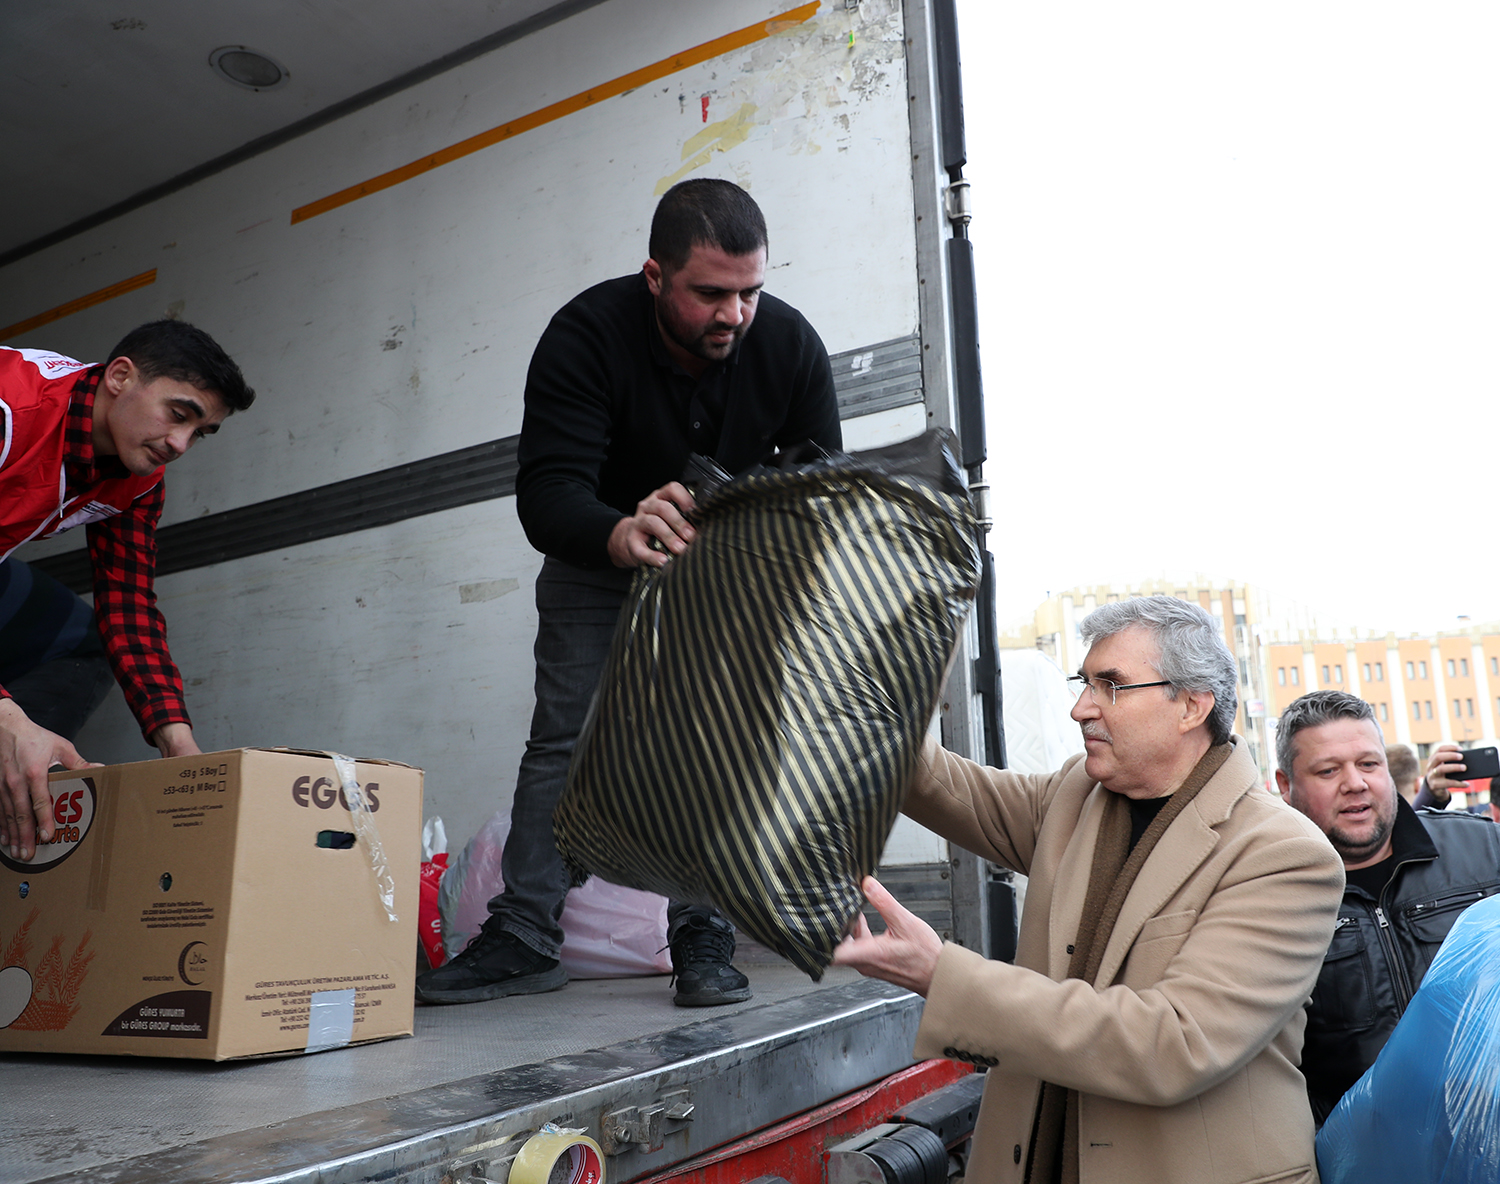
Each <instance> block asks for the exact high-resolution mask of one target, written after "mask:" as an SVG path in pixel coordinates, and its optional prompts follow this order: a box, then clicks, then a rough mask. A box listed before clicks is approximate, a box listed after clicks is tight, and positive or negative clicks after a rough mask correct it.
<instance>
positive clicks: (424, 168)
mask: <svg viewBox="0 0 1500 1184" xmlns="http://www.w3.org/2000/svg"><path fill="white" fill-rule="evenodd" d="M817 11H818V5H817V4H816V3H813V4H802V5H799V6H798V7H796V8H792V9H788V10H787V11H786V12H783V13H781V14H780V15H779V16H773V17H771V18H770V19H769V20H764V21H757V22H756V23H755V24H753V25H747V26H746V27H745V28H743V29H738V30H736V31H735V32H733V33H726V34H725V35H724V36H722V37H716V38H714V40H712V41H705V42H704V43H703V44H702V45H695V46H693V48H692V49H686V50H683V51H682V52H681V53H679V54H676V55H675V56H673V57H670V58H663V59H662V60H661V61H659V62H653V63H651V65H649V66H642V67H641V68H640V69H639V70H632V71H631V72H630V73H629V74H622V75H620V77H618V78H615V79H612V80H610V81H609V82H605V83H602V84H601V85H599V86H595V87H590V88H589V89H588V90H586V91H582V92H580V93H579V94H576V95H573V96H572V97H571V98H567V99H561V100H559V101H558V102H556V103H551V104H549V105H548V106H546V107H542V108H541V109H540V110H537V111H533V112H532V113H531V114H530V115H523V116H521V117H520V118H519V119H513V120H511V121H510V122H509V123H502V124H501V125H500V126H499V127H492V128H490V129H489V130H488V131H484V132H480V133H479V134H478V135H474V136H470V137H469V138H468V139H466V140H460V141H459V142H458V143H456V144H450V145H449V146H448V147H446V148H441V149H439V150H438V151H436V152H434V153H432V154H431V155H429V156H424V157H422V159H420V160H414V161H412V162H411V163H410V164H405V165H402V166H401V167H400V168H397V169H392V170H391V171H390V172H388V173H381V174H380V175H379V176H378V177H371V178H370V179H369V180H368V181H361V182H360V183H359V184H358V185H353V186H350V187H349V188H348V189H341V190H339V191H338V192H337V193H333V194H330V195H329V196H327V197H324V198H320V199H319V200H318V201H315V202H311V203H310V204H308V205H305V206H299V207H297V209H295V210H293V211H292V225H294V226H295V225H296V224H297V223H298V222H306V221H307V220H308V219H309V218H316V217H317V216H318V215H319V214H326V213H328V211H329V210H336V209H338V208H339V206H346V205H348V204H349V203H350V202H352V201H358V200H359V199H360V198H362V197H369V196H370V194H372V193H379V192H380V191H381V190H382V189H389V188H391V187H392V186H393V185H399V184H401V182H403V181H410V180H411V179H412V178H413V177H420V176H421V175H422V174H423V173H430V172H431V171H432V170H433V169H436V168H441V167H442V166H443V165H445V164H449V163H451V162H452V161H455V160H459V159H461V158H462V157H465V156H468V155H470V154H472V153H475V152H478V151H479V150H480V149H482V148H488V147H490V145H492V144H498V143H500V141H502V140H508V139H510V138H511V137H513V136H519V135H520V134H521V133H522V132H529V131H531V130H532V128H537V127H541V126H542V125H543V124H548V123H551V122H553V121H554V120H557V119H561V118H562V117H563V116H564V115H572V114H573V113H574V112H575V111H582V110H583V109H584V108H585V107H592V106H593V105H594V104H595V103H602V102H603V101H604V100H605V99H610V98H614V97H615V96H616V95H622V94H624V93H625V92H626V91H628V90H634V89H635V88H636V87H639V86H644V85H645V84H646V83H648V82H655V81H656V80H657V79H659V78H665V77H666V76H667V75H668V74H675V73H676V72H677V71H679V70H685V69H687V68H688V67H689V66H696V65H698V64H699V63H700V62H706V61H708V60H710V59H711V58H716V57H719V56H720V55H722V54H726V53H729V52H731V51H732V50H736V49H741V48H743V47H744V46H746V45H753V44H755V42H757V41H764V40H765V39H766V38H768V37H772V36H774V35H775V34H777V33H781V32H784V31H785V30H787V29H789V28H793V27H795V26H796V25H800V24H802V23H803V22H804V21H807V20H810V19H811V18H812V16H813V14H814V13H816V12H817Z"/></svg>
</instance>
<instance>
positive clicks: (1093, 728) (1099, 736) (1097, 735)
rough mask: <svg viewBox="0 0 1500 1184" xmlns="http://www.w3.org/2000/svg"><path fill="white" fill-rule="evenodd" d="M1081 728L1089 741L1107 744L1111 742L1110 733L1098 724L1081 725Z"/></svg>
mask: <svg viewBox="0 0 1500 1184" xmlns="http://www.w3.org/2000/svg"><path fill="white" fill-rule="evenodd" d="M1079 727H1081V728H1082V729H1083V734H1084V736H1085V738H1087V739H1089V740H1103V741H1105V742H1106V743H1107V742H1108V741H1109V733H1108V732H1106V731H1105V730H1104V729H1103V728H1101V727H1100V726H1099V725H1098V724H1080V725H1079Z"/></svg>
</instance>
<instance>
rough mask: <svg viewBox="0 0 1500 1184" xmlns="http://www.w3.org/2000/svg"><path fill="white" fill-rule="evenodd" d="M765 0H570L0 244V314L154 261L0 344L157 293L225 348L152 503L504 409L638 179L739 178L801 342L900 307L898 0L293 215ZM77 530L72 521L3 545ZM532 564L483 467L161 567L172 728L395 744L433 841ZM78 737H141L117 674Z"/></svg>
mask: <svg viewBox="0 0 1500 1184" xmlns="http://www.w3.org/2000/svg"><path fill="white" fill-rule="evenodd" d="M791 7H792V5H791V3H790V2H789V0H771V2H767V0H753V2H748V3H747V2H733V3H731V2H730V0H691V2H689V0H609V2H607V3H604V4H601V5H599V6H597V7H594V8H591V9H588V10H586V11H584V12H582V13H580V14H578V15H576V16H573V17H571V18H569V19H567V20H565V21H562V22H560V23H558V24H556V25H553V26H551V27H549V28H546V29H544V30H542V31H540V32H538V33H535V34H533V35H531V36H529V37H527V38H525V39H524V40H521V41H518V42H516V43H513V44H511V45H509V46H506V47H504V48H501V49H499V50H496V51H495V52H493V53H490V54H488V55H486V56H484V57H481V58H478V59H476V60H473V61H471V62H468V63H466V64H464V65H462V66H460V67H458V68H456V69H454V70H452V71H450V72H448V73H446V74H443V75H441V76H439V77H437V78H433V79H430V80H428V81H426V82H424V83H422V84H420V85H418V86H416V87H413V88H411V89H409V90H407V91H405V92H403V93H401V94H398V95H395V96H392V97H390V98H387V99H385V100H384V101H382V102H379V103H376V104H374V105H372V106H370V107H367V108H365V109H363V110H360V111H358V112H356V113H354V114H351V115H349V116H348V117H346V118H344V119H342V120H340V121H339V122H337V123H334V124H332V125H329V126H325V127H323V128H321V129H319V130H317V131H314V132H312V133H310V134H308V135H306V136H303V137H301V138H300V139H297V140H295V141H292V142H290V143H288V144H285V145H282V146H280V147H278V148H275V149H273V150H271V151H269V152H266V153H264V154H262V155H259V156H257V157H254V158H252V159H250V160H248V161H246V162H244V163H242V164H240V165H237V166H235V167H233V168H231V169H229V170H227V171H225V172H223V173H221V174H218V175H216V176H213V177H211V178H208V179H207V180H204V181H202V182H200V183H198V184H196V185H194V186H192V187H190V188H188V189H185V190H183V191H181V192H178V193H175V194H172V195H170V196H168V197H166V198H163V199H162V200H160V201H158V202H156V203H154V204H152V205H150V206H147V207H144V208H141V209H138V210H136V211H134V212H132V213H129V214H127V215H125V216H123V217H121V218H118V219H116V220H114V221H111V222H109V223H107V224H105V225H103V226H100V227H97V228H95V229H93V230H90V231H87V232H85V233H84V234H81V235H79V236H77V237H76V238H73V239H70V240H68V241H66V242H64V243H62V244H59V245H57V246H54V247H51V248H49V249H47V250H45V251H43V252H40V253H38V254H36V255H33V256H30V257H28V258H25V259H23V260H20V261H18V262H16V263H14V264H12V265H11V266H9V267H7V268H5V269H4V271H3V272H0V324H8V323H12V322H18V321H20V320H22V319H23V318H26V317H28V316H32V315H35V314H36V313H37V312H39V311H41V310H44V309H47V308H50V307H53V306H56V305H60V304H62V303H64V302H65V301H68V300H70V299H73V298H76V297H77V296H79V295H81V294H83V293H87V292H92V291H95V290H97V289H99V288H102V287H105V286H106V285H108V284H111V283H115V282H117V281H119V280H121V279H123V278H125V277H127V276H131V275H136V274H138V273H141V272H144V271H146V270H148V269H150V268H156V269H157V278H156V281H155V282H154V283H153V284H151V285H150V286H147V287H144V288H141V289H139V290H137V291H134V292H132V293H129V294H128V295H125V296H122V297H120V298H118V299H115V300H111V301H109V302H107V303H103V304H100V305H97V306H95V307H93V308H90V309H87V310H85V311H82V312H79V313H76V314H74V315H72V316H69V317H66V318H64V319H61V320H58V321H56V322H54V323H52V324H50V325H47V326H45V327H44V328H42V329H39V330H36V331H35V332H33V333H31V334H28V335H27V336H26V337H25V338H24V339H11V340H9V341H7V342H6V344H9V345H26V346H32V347H38V348H48V349H55V350H57V351H59V352H62V353H67V354H71V355H73V356H75V357H79V358H82V359H90V360H92V359H95V358H97V357H99V356H100V355H101V354H102V353H103V352H104V351H105V350H106V349H108V348H109V346H110V345H112V344H113V342H114V341H115V340H116V339H117V338H118V337H119V336H120V335H121V334H122V333H123V331H124V330H125V329H127V328H129V327H131V326H133V325H135V324H137V323H140V322H141V321H144V320H148V319H151V318H153V317H157V316H160V315H163V314H164V313H168V314H170V315H180V316H181V317H183V318H184V319H187V320H190V321H192V322H194V323H195V324H198V325H200V326H202V327H204V328H206V329H207V330H209V331H210V332H211V333H213V334H214V336H215V337H216V338H218V340H219V341H220V342H221V343H222V344H223V345H224V346H225V347H226V348H227V349H228V350H229V351H230V353H231V354H232V355H234V356H235V357H236V359H237V360H238V361H239V362H240V363H241V365H242V366H243V368H244V370H245V373H246V376H247V378H248V379H249V381H250V382H251V383H252V385H254V386H255V387H256V388H257V390H258V392H259V396H258V399H257V401H256V404H255V406H254V407H253V408H252V409H251V410H250V411H249V412H247V413H245V414H244V415H243V416H235V417H233V418H232V419H231V420H230V421H229V422H228V423H227V424H226V425H225V427H224V430H223V431H222V432H221V433H220V434H219V435H218V436H217V437H216V438H214V439H213V440H211V441H209V442H207V443H205V444H203V445H202V446H201V447H200V448H198V449H195V450H194V451H193V452H192V453H191V454H190V455H189V456H187V457H186V458H184V459H183V460H182V461H180V462H178V463H177V464H175V465H173V467H172V471H171V473H170V474H169V476H168V481H167V488H168V498H167V508H166V513H165V516H164V518H163V523H164V524H171V523H174V522H180V521H184V520H186V519H190V518H195V517H198V516H201V515H205V514H209V513H218V512H222V511H225V510H230V509H234V508H237V507H241V506H246V505H251V504H254V503H258V502H261V501H264V500H266V499H270V498H275V497H279V496H282V495H285V494H288V493H293V492H297V491H302V490H308V489H314V488H316V487H319V486H322V485H325V484H328V483H330V482H334V481H339V480H343V479H346V478H351V477H356V476H359V475H362V474H366V473H370V472H374V471H379V470H383V469H387V468H389V467H391V466H393V465H397V464H401V463H403V462H407V461H412V460H419V459H422V458H425V457H430V456H433V455H435V454H439V453H443V452H446V451H450V450H453V449H458V448H462V447H465V446H467V445H471V444H475V443H479V442H481V441H486V440H492V439H496V438H499V437H504V436H508V435H512V434H514V433H515V432H517V431H518V430H519V428H520V423H521V406H522V404H521V395H522V386H523V382H524V376H525V371H526V366H527V363H528V361H529V359H530V356H531V351H532V348H533V346H534V345H535V342H536V340H537V337H538V335H539V334H540V333H541V331H542V329H543V328H544V326H545V325H546V323H547V321H548V319H549V318H550V316H551V315H552V313H553V312H554V311H555V310H556V309H557V308H558V307H559V306H560V305H561V304H563V303H564V302H565V301H566V300H567V299H568V298H570V297H571V296H572V295H574V294H575V293H576V292H578V291H579V290H581V289H582V288H584V287H586V286H588V285H589V284H592V283H595V282H597V281H599V280H603V279H607V278H609V277H611V276H615V275H619V274H622V273H625V272H630V271H634V270H635V269H636V268H638V267H639V266H640V263H641V261H642V260H643V259H644V258H645V255H646V237H647V228H648V224H649V220H650V216H651V211H652V210H653V208H654V206H655V203H656V200H657V197H658V195H659V193H660V192H661V191H662V190H664V189H665V187H666V186H667V185H668V184H670V183H671V182H673V181H675V180H678V179H681V178H683V177H687V176H724V177H728V178H731V179H733V180H736V181H738V182H740V183H741V184H743V185H745V186H746V187H747V188H748V189H749V190H750V191H751V192H752V193H753V194H754V195H755V197H756V198H757V200H758V201H759V202H760V203H761V205H762V207H763V208H764V210H765V213H766V217H767V220H768V223H769V229H770V267H769V271H768V276H767V289H768V290H769V291H771V292H773V293H775V294H776V295H778V296H781V297H782V298H784V299H787V300H789V301H790V302H791V303H792V304H794V305H796V306H797V307H799V308H800V309H801V310H802V311H803V312H804V313H805V314H806V315H807V316H808V318H809V319H810V320H811V321H812V322H813V324H814V325H815V326H816V327H817V328H818V330H819V331H820V333H821V334H822V336H823V338H824V341H825V343H826V344H827V346H828V348H829V350H830V352H834V353H837V352H840V351H844V350H850V349H853V348H855V347H859V346H863V345H866V344H870V343H877V342H882V341H888V340H891V339H895V338H901V337H905V336H909V335H911V334H914V333H916V332H917V329H918V281H917V274H916V249H915V243H914V237H915V231H914V219H915V214H914V211H913V199H912V191H911V184H910V177H911V141H910V132H909V127H908V110H907V109H908V103H909V99H908V95H907V88H906V74H905V62H904V56H903V54H904V47H903V31H902V25H901V10H900V4H899V0H863V2H862V3H861V4H860V5H859V6H858V7H857V9H855V10H853V11H849V10H847V9H846V6H845V4H844V2H843V0H832V2H828V0H825V2H824V3H822V4H821V5H820V6H819V8H818V10H817V12H816V14H815V15H814V16H813V17H812V18H811V19H809V20H806V21H803V22H795V21H788V22H786V24H785V27H784V28H782V29H781V30H780V31H778V32H777V33H775V34H774V35H772V36H770V37H767V38H764V39H761V40H759V41H756V42H755V43H753V44H750V45H748V46H746V47H744V48H742V49H737V50H734V51H732V52H729V53H727V54H724V55H722V56H720V57H717V58H714V59H713V60H710V61H707V62H704V63H703V64H701V65H696V66H692V67H689V68H687V69H683V70H680V71H676V72H674V73H671V74H669V75H667V76H666V77H663V78H662V79H660V80H659V81H655V82H652V83H650V84H645V85H641V86H639V87H638V88H637V89H634V90H631V91H629V92H627V93H624V94H622V95H619V96H617V97H613V98H609V99H606V100H604V101H602V102H599V103H597V104H594V105H592V106H587V107H584V108H583V109H582V110H578V111H575V112H573V113H572V114H568V115H565V116H563V117H562V118H560V119H558V120H556V121H554V122H551V123H547V124H545V125H543V126H540V127H537V128H534V129H533V130H530V131H526V132H524V133H523V134H520V135H517V136H515V137H514V138H511V139H508V140H505V141H503V142H500V143H498V144H495V145H493V146H491V147H488V148H485V149H483V150H482V151H479V152H476V153H474V154H472V155H469V156H465V157H463V158H462V159H459V160H456V161H454V162H453V163H450V164H447V165H444V166H443V167H440V168H437V169H434V170H432V171H430V172H427V173H425V174H423V175H421V176H418V177H416V178H415V179H413V180H409V181H406V182H404V183H402V184H400V185H397V186H395V187H393V188H389V189H386V190H384V191H382V192H378V193H375V194H373V195H371V196H367V197H364V198H362V199H360V200H357V201H354V202H352V203H351V204H348V205H344V206H341V207H339V208H337V209H334V210H332V211H331V212H328V213H324V214H322V215H320V216H317V217H314V218H311V219H310V220H307V221H303V222H299V223H297V224H293V223H292V221H291V214H292V211H293V210H294V209H296V208H298V207H300V206H303V205H306V204H307V203H310V202H313V201H316V200H318V199H320V198H323V197H325V196H327V195H329V194H332V193H335V192H337V191H340V190H343V189H345V188H346V187H349V186H351V185H355V184H358V183H359V182H361V181H364V180H366V179H368V178H371V177H374V176H376V175H378V174H380V173H383V172H385V171H386V170H389V169H392V168H397V167H399V166H402V165H405V164H407V163H408V162H411V161H415V160H418V159H420V158H422V157H423V156H424V155H426V154H429V153H432V152H434V151H436V150H439V149H441V148H444V147H446V146H448V145H450V144H454V143H456V142H458V141H461V140H463V139H464V138H466V137H468V136H471V135H474V134H476V133H479V132H482V131H484V130H486V129H489V128H492V127H495V126H497V125H499V124H502V123H505V122H507V121H510V120H515V119H517V118H519V117H521V116H524V115H526V114H528V113H530V112H533V111H536V110H538V109H540V108H543V107H545V106H547V105H548V104H551V103H555V102H557V101H559V100H562V99H565V98H567V97H569V96H572V95H576V94H578V93H580V92H583V91H586V90H588V89H589V88H590V87H597V86H601V85H602V84H604V83H606V82H608V81H610V80H612V79H615V78H617V77H619V76H621V75H623V74H625V73H627V72H629V71H631V70H635V69H639V68H641V67H645V66H648V65H650V64H651V63H653V62H658V61H660V60H662V59H665V58H668V57H670V56H671V55H674V54H676V53H679V52H681V51H684V50H687V49H689V48H690V47H693V46H696V45H699V44H701V43H704V42H708V41H710V40H712V39H714V38H718V37H721V36H723V35H725V34H728V33H730V32H732V31H734V30H737V29H741V28H745V27H746V26H749V25H751V24H752V23H754V22H756V21H762V20H765V19H766V18H769V17H772V16H774V15H776V14H777V13H779V12H782V11H786V10H789V9H791ZM255 98H256V96H255V95H253V94H248V93H247V95H246V101H247V102H253V101H254V100H255ZM705 98H706V100H707V104H706V112H705V103H704V100H705ZM143 150H149V144H143ZM80 175H82V176H86V170H81V171H80ZM925 419H926V417H925V414H924V413H923V411H922V408H921V407H920V405H918V406H916V407H906V408H901V409H897V410H894V411H885V412H882V413H881V414H880V415H878V416H874V415H872V416H869V417H867V420H868V422H866V423H863V424H860V423H851V424H850V425H849V426H848V434H849V440H850V444H851V445H852V446H859V447H867V446H871V445H874V444H879V443H883V442H886V441H889V440H892V439H898V438H902V437H904V436H908V435H911V434H914V433H915V432H916V431H919V430H921V428H923V427H924V426H925ZM308 513H309V514H316V513H317V507H316V505H315V504H314V505H310V506H309V507H308ZM82 542H83V539H82V537H81V533H77V532H75V533H74V534H72V535H69V536H64V537H63V538H61V539H59V540H54V541H52V542H51V543H47V544H43V545H41V547H40V548H39V549H37V550H34V551H33V552H32V553H31V554H32V555H33V556H35V555H37V554H48V553H53V552H56V551H59V550H68V549H72V548H76V547H78V546H80V545H82ZM539 565H540V556H538V555H537V554H536V553H535V552H533V551H532V550H531V549H530V547H529V546H528V545H527V544H526V542H525V539H524V538H523V536H522V533H521V530H520V527H519V524H518V523H517V521H516V518H515V511H514V499H513V498H508V497H507V498H501V499H497V500H491V501H485V502H480V503H477V504H474V505H469V506H465V507H462V508H459V509H454V510H446V511H443V512H440V513H435V514H429V515H425V516H422V517H416V518H411V519H408V520H406V521H403V522H400V523H397V524H395V525H391V526H384V527H379V528H376V529H371V530H363V531H359V532H357V533H354V534H349V535H344V536H341V537H338V538H334V539H329V540H324V541H320V542H315V543H309V544H304V545H300V546H292V547H288V548H285V549H283V550H279V551H273V552H269V553H265V554H261V555H256V556H252V557H249V558H243V559H236V560H232V561H229V562H225V563H219V564H216V565H214V566H210V567H205V568H199V569H195V570H190V571H185V572H181V573H178V574H173V575H168V576H164V577H162V578H161V579H159V581H158V585H157V588H158V593H159V596H160V602H161V606H162V609H163V612H164V613H165V615H166V618H167V621H168V625H169V629H170V640H171V646H172V653H173V656H174V658H175V659H176V661H177V663H178V665H179V666H180V668H181V670H182V672H183V676H184V678H185V680H186V683H187V693H188V702H189V707H190V710H191V711H192V713H193V716H194V721H195V727H196V730H197V736H198V739H199V742H200V743H201V744H202V745H203V747H204V748H205V749H212V748H226V747H234V746H240V745H262V744H289V745H297V746H306V747H327V748H333V749H337V750H341V751H344V752H348V753H354V754H359V755H369V756H382V757H389V758H393V759H397V760H402V761H406V762H409V763H411V764H415V765H419V766H422V767H423V768H425V769H426V770H427V772H428V776H427V794H428V800H427V813H428V814H429V815H432V814H440V815H442V816H443V817H444V818H445V819H446V821H447V824H448V833H449V835H450V838H451V840H452V841H453V842H454V843H455V844H460V843H462V842H463V841H464V840H465V839H466V838H467V837H468V835H470V834H471V833H472V832H473V831H474V830H475V829H476V828H477V827H478V826H479V825H480V824H481V822H482V821H483V820H484V819H485V818H486V817H487V816H488V815H489V814H490V813H492V812H493V811H494V810H496V809H500V808H504V807H507V806H508V804H509V799H510V793H511V790H512V787H513V784H514V779H515V772H516V764H517V761H518V760H519V757H520V752H521V748H522V745H523V743H524V739H525V735H526V732H527V728H528V724H529V719H530V710H531V667H532V662H531V642H532V635H533V630H534V610H533V608H532V585H533V581H534V578H535V573H536V571H537V569H538V567H539ZM80 748H81V749H82V750H83V751H84V752H85V753H86V754H87V755H88V756H89V757H90V758H91V759H96V760H103V761H108V762H116V761H122V760H134V759H144V758H146V757H148V756H150V755H154V754H153V753H152V752H151V751H150V750H148V749H147V748H146V747H145V746H144V745H143V742H142V741H141V739H140V737H139V734H138V733H137V731H136V729H135V727H134V724H133V721H131V719H130V717H129V715H128V713H127V712H126V710H125V708H124V706H123V702H122V701H121V700H120V697H119V694H118V692H115V694H114V696H113V698H112V699H111V701H110V702H109V703H108V704H107V706H106V708H105V709H104V710H102V711H101V712H100V714H99V715H98V716H96V718H95V720H94V721H93V722H91V724H90V725H89V727H88V728H87V729H86V731H85V732H84V734H83V736H82V737H81V739H80Z"/></svg>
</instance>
